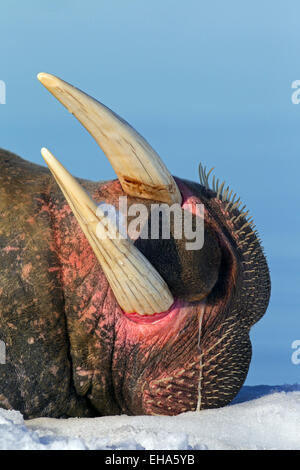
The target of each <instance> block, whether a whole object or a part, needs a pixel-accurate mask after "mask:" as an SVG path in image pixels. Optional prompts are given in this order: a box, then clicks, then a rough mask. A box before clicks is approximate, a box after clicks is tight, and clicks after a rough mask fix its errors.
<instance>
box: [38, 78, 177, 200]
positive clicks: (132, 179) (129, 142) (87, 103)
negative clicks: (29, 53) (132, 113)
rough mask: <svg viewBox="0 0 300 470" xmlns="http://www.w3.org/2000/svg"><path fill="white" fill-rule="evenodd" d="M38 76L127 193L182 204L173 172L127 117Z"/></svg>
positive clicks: (57, 81) (60, 82) (61, 83)
mask: <svg viewBox="0 0 300 470" xmlns="http://www.w3.org/2000/svg"><path fill="white" fill-rule="evenodd" d="M38 79H39V80H40V82H41V83H42V84H43V85H44V86H45V87H46V88H47V89H48V90H49V91H50V92H51V93H52V94H53V95H54V96H55V97H56V98H57V99H58V100H59V101H60V102H61V103H62V104H63V105H64V106H65V107H66V108H67V109H68V110H69V111H70V112H71V113H72V114H74V116H75V117H76V118H77V119H78V120H79V121H80V122H81V124H83V126H84V127H85V128H86V129H87V130H88V131H89V133H90V134H91V135H92V136H93V137H94V139H95V140H96V142H97V143H98V144H99V145H100V147H101V148H102V150H103V152H104V153H105V155H106V156H107V158H108V159H109V161H110V163H111V165H112V167H113V168H114V170H115V172H116V174H117V176H118V178H119V181H120V183H121V185H122V188H123V190H124V191H125V192H126V193H127V194H129V195H131V196H135V197H141V198H145V199H154V200H156V201H162V202H166V203H168V204H173V203H175V202H176V203H178V204H181V200H182V198H181V194H180V191H179V189H178V187H177V184H176V183H175V181H174V179H173V177H172V175H171V174H170V173H169V171H168V169H167V168H166V166H165V165H164V163H163V162H162V160H161V159H160V157H159V156H158V154H157V153H156V152H155V150H153V148H152V147H151V146H150V145H149V144H148V142H147V141H146V140H145V139H144V138H143V137H142V136H141V135H140V134H139V133H138V132H137V131H136V130H135V129H133V128H132V127H131V126H130V125H129V124H128V123H127V122H126V121H124V120H123V119H122V118H120V117H119V116H118V115H117V114H115V113H114V112H113V111H111V110H110V109H109V108H107V107H106V106H104V105H103V104H101V103H99V102H98V101H96V100H95V99H94V98H91V97H90V96H89V95H87V94H86V93H83V92H82V91H80V90H79V89H78V88H75V87H73V86H72V85H70V84H69V83H67V82H65V81H63V80H61V79H59V78H57V77H55V76H54V75H50V74H48V73H39V74H38Z"/></svg>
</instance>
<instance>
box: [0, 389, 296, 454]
mask: <svg viewBox="0 0 300 470" xmlns="http://www.w3.org/2000/svg"><path fill="white" fill-rule="evenodd" d="M0 449H50V450H54V449H63V450H69V449H78V450H81V449H120V450H121V449H128V450H134V449H149V450H161V449H167V450H172V449H174V450H194V449H200V450H201V449H300V385H297V384H296V385H282V386H276V387H275V386H274V387H270V386H264V385H260V386H256V387H243V389H242V390H241V392H240V393H239V395H238V396H237V398H236V399H235V400H234V402H233V404H231V405H230V406H227V407H225V408H220V409H213V410H204V411H201V412H200V413H196V412H189V413H183V414H181V415H178V416H173V417H168V416H125V415H122V416H105V417H101V418H81V419H80V418H70V419H51V418H38V419H34V420H28V421H24V420H23V417H22V415H21V414H20V413H19V412H18V411H7V410H1V409H0Z"/></svg>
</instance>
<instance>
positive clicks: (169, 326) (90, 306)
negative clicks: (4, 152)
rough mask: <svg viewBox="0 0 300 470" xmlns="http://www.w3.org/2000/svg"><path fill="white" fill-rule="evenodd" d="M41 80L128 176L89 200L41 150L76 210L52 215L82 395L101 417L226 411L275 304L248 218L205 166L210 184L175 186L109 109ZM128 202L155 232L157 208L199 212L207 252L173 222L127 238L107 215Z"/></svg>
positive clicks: (59, 207)
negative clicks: (254, 333)
mask: <svg viewBox="0 0 300 470" xmlns="http://www.w3.org/2000/svg"><path fill="white" fill-rule="evenodd" d="M38 78H39V80H40V81H41V82H42V84H43V85H44V86H45V87H46V88H47V89H48V90H49V91H50V92H51V93H52V94H53V95H54V96H55V97H56V98H57V99H58V100H59V101H60V102H61V103H62V104H63V105H64V106H65V107H66V108H67V109H68V110H69V111H70V112H71V113H72V114H74V115H75V116H76V117H77V119H78V120H79V121H80V122H81V123H82V124H83V125H84V127H85V128H86V129H87V130H88V131H89V132H90V134H91V135H92V136H93V137H94V138H95V140H96V141H97V142H98V144H99V145H100V147H101V148H102V150H103V151H104V153H105V154H106V156H107V157H108V159H109V161H110V163H111V165H112V166H113V168H114V170H115V172H116V174H117V177H118V179H117V180H115V181H111V182H105V183H98V184H95V185H94V186H92V187H89V188H88V189H89V192H90V193H92V194H91V196H90V195H89V194H88V193H87V192H86V191H85V190H84V189H83V188H82V186H81V185H80V184H79V182H78V181H77V180H76V179H75V178H73V177H72V176H71V175H70V174H69V173H68V172H67V170H65V168H64V167H63V166H62V165H61V164H60V163H59V162H58V161H57V160H56V159H55V157H54V156H53V155H52V154H51V153H50V152H49V151H48V150H46V149H43V150H42V155H43V157H44V159H45V161H46V163H47V164H48V166H49V168H50V170H51V172H52V174H53V176H54V178H55V180H56V182H57V184H58V185H59V187H60V189H61V190H62V192H63V194H64V196H65V198H66V201H67V203H68V204H65V203H63V204H59V203H58V202H57V200H58V199H57V196H55V197H53V200H52V202H51V203H50V204H51V213H52V220H53V227H54V228H53V230H54V237H55V246H54V247H53V250H55V251H56V253H57V256H58V258H59V262H60V266H61V270H60V274H59V275H60V279H61V283H62V286H63V292H64V309H65V313H66V317H67V324H68V333H69V339H70V356H71V361H72V367H73V380H74V385H75V388H76V392H77V393H78V394H79V395H81V396H85V397H87V398H88V400H89V401H90V403H91V404H92V405H93V407H94V408H95V409H96V410H97V412H98V413H101V414H113V413H120V412H123V413H127V414H169V415H173V414H178V413H181V412H184V411H188V410H200V409H204V408H210V407H218V406H223V405H225V404H227V403H228V402H230V401H231V400H232V399H233V397H234V396H235V394H236V393H237V392H238V390H239V389H240V387H241V385H242V384H243V382H244V380H245V378H246V375H247V371H248V367H249V362H250V358H251V343H250V340H249V330H250V327H251V326H252V325H253V324H254V323H255V322H256V321H258V320H259V318H260V317H261V316H262V315H263V314H264V312H265V310H266V308H267V305H268V301H269V294H270V279H269V271H268V267H267V263H266V260H265V257H264V254H263V251H262V248H261V246H260V240H259V238H258V235H257V232H256V230H255V227H254V224H253V221H252V219H249V218H248V211H246V209H245V206H244V207H242V204H241V202H240V199H239V198H238V197H237V196H236V195H235V194H233V192H232V191H230V190H229V187H227V186H225V183H224V182H223V183H222V184H220V182H219V180H216V179H215V177H213V179H212V184H210V175H211V171H209V172H207V171H206V168H203V166H202V165H200V172H199V173H200V184H198V183H192V182H188V181H183V180H181V179H179V178H173V177H172V176H171V174H170V173H169V171H168V170H167V168H166V167H165V165H164V164H163V162H162V160H161V159H160V157H159V156H158V155H157V153H156V152H155V151H154V150H153V149H152V148H151V147H150V145H149V144H148V143H147V142H146V141H145V139H144V138H143V137H141V135H139V134H138V133H137V132H136V131H135V130H134V129H133V128H132V127H131V126H130V125H129V124H127V123H126V122H125V121H124V120H123V119H121V118H120V117H119V116H117V115H116V114H115V113H113V112H112V111H110V110H109V109H108V108H107V107H106V106H104V105H103V104H101V103H99V102H98V101H96V100H94V99H93V98H91V97H90V96H88V95H86V94H85V93H83V92H81V91H80V90H78V89H77V88H74V87H73V86H71V85H69V84H68V83H66V82H64V81H62V80H60V79H58V78H57V77H54V76H53V75H49V74H45V73H41V74H39V75H38ZM84 184H85V183H84V182H83V185H84ZM125 196H126V197H127V207H128V214H129V218H130V208H131V207H133V206H134V204H137V203H139V204H143V205H144V206H145V207H146V209H147V215H148V218H147V222H146V223H145V224H144V226H145V227H146V226H147V228H150V225H151V220H153V217H154V215H153V211H152V208H153V206H154V205H156V206H157V204H158V203H159V204H163V205H164V207H165V209H166V208H168V207H170V206H173V205H174V204H175V205H177V208H178V207H179V212H178V213H181V215H183V216H184V215H186V213H187V212H189V214H190V215H191V217H190V221H191V224H192V227H194V228H195V227H196V226H197V223H198V222H199V220H200V219H201V220H202V221H203V220H204V228H203V234H204V240H203V243H202V244H201V246H200V247H198V248H197V249H189V247H188V240H187V237H186V236H185V235H184V234H183V235H182V237H177V236H176V234H175V231H176V227H175V218H172V220H171V222H170V237H164V236H163V235H162V230H161V226H162V225H163V223H164V218H165V217H166V212H163V211H162V213H161V214H160V218H159V223H160V231H159V236H158V237H156V238H151V237H142V236H138V237H136V238H134V237H132V239H130V238H129V237H124V236H123V237H122V236H120V235H121V234H120V233H119V231H118V228H117V229H116V226H115V225H114V221H112V219H111V218H110V217H108V216H107V214H106V213H105V211H104V210H103V206H102V205H101V204H100V205H99V206H98V207H97V204H99V203H101V202H102V203H103V202H105V203H106V204H110V205H112V206H115V207H116V208H117V209H118V210H120V207H119V201H120V197H122V198H124V197H125ZM199 207H203V208H204V209H203V211H202V212H201V213H200V212H199V211H198V208H199ZM70 209H71V210H72V212H73V214H74V216H75V218H74V217H73V215H72V213H71V211H70ZM132 215H133V213H131V216H132ZM183 219H184V217H183V218H182V220H183ZM116 230H117V231H116ZM99 231H100V232H101V233H102V234H103V233H105V234H107V236H102V237H101V236H99ZM112 233H114V235H117V236H110V235H111V234H112ZM148 233H149V232H148Z"/></svg>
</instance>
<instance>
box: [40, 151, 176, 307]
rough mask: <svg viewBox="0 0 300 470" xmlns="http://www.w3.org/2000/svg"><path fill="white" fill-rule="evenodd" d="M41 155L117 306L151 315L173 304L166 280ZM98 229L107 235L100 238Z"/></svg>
mask: <svg viewBox="0 0 300 470" xmlns="http://www.w3.org/2000/svg"><path fill="white" fill-rule="evenodd" d="M41 153H42V156H43V158H44V160H45V162H46V163H47V165H48V167H49V169H50V171H51V172H52V174H53V176H54V178H55V180H56V182H57V184H58V185H59V187H60V189H61V190H62V192H63V194H64V196H65V198H66V200H67V202H68V204H69V206H70V207H71V209H72V211H73V213H74V215H75V217H76V219H77V220H78V222H79V224H80V227H81V229H82V230H83V232H84V234H85V236H86V237H87V239H88V241H89V243H90V245H91V247H92V249H93V250H94V253H95V255H96V257H97V259H98V261H99V263H100V264H101V267H102V269H103V271H104V274H105V275H106V278H107V280H108V282H109V284H110V287H111V288H112V290H113V292H114V294H115V297H116V299H117V301H118V303H119V305H120V307H121V308H122V309H123V310H124V311H125V312H126V313H134V312H135V313H138V314H140V315H152V314H154V313H160V312H165V311H166V310H168V309H169V307H170V306H171V305H172V303H173V302H174V300H173V297H172V294H171V293H170V291H169V288H168V286H167V284H166V283H165V281H164V280H163V279H162V277H161V276H160V274H159V273H158V272H157V271H156V270H155V268H154V267H153V266H152V264H151V263H150V262H149V261H148V260H147V258H145V257H144V255H143V254H142V253H141V252H140V251H139V250H138V249H137V248H136V247H135V246H134V245H133V243H132V242H131V241H130V240H129V239H128V238H122V236H121V234H120V232H118V230H117V228H116V226H115V224H114V223H113V222H112V220H110V219H109V218H108V217H106V216H105V214H104V213H103V211H102V210H101V206H98V207H97V205H96V204H95V203H94V201H93V200H92V199H91V198H90V197H89V196H88V194H87V193H86V192H85V191H84V189H83V188H82V187H81V186H80V184H79V183H78V182H77V181H76V179H75V178H73V176H72V175H71V174H70V173H69V172H68V171H67V170H66V169H65V168H64V167H63V166H62V165H61V163H60V162H59V161H58V160H56V158H55V157H54V156H53V155H52V154H51V152H49V150H47V149H46V148H43V149H42V150H41ZM99 229H100V232H101V233H102V234H107V236H104V237H101V238H99Z"/></svg>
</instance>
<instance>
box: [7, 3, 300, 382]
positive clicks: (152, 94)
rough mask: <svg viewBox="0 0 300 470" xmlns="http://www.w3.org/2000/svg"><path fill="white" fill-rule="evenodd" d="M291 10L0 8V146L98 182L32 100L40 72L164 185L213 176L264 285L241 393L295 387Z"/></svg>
mask: <svg viewBox="0 0 300 470" xmlns="http://www.w3.org/2000/svg"><path fill="white" fill-rule="evenodd" d="M299 14H300V4H299V2H298V1H289V0H287V1H284V2H283V1H282V2H272V1H266V0H260V1H258V0H254V1H252V2H240V1H233V0H228V1H227V2H224V1H221V0H220V1H209V2H208V1H206V2H199V0H187V1H185V2H179V1H178V2H176V1H174V0H164V1H163V2H162V1H161V0H159V1H158V0H152V1H151V2H149V1H145V0H110V1H108V0H105V1H103V0H97V1H96V0H85V1H78V0H72V1H67V0H60V1H57V0H54V1H53V0H52V1H49V0H48V1H45V0H44V1H43V2H41V1H38V0H26V2H20V1H19V0H9V1H8V0H3V1H2V2H1V28H0V61H1V62H0V65H1V67H0V80H3V81H5V83H6V87H7V97H6V98H7V104H6V105H0V122H1V126H0V146H1V147H3V148H6V149H9V150H11V151H14V152H16V153H18V154H19V155H21V156H22V157H24V158H26V159H28V160H30V161H33V162H37V163H40V164H42V159H41V156H40V148H41V147H43V146H46V147H48V148H49V149H50V150H52V151H53V153H54V154H55V155H56V156H57V157H58V158H60V159H61V161H62V162H63V163H64V164H65V165H66V166H67V168H68V169H69V170H70V171H71V172H72V173H73V174H75V175H77V176H81V177H83V178H91V179H98V180H101V179H111V178H114V177H115V175H114V173H113V170H112V168H111V167H110V166H109V164H108V161H107V160H106V159H105V157H104V156H103V154H102V152H101V151H100V150H99V149H98V147H97V146H96V144H95V143H94V142H93V141H92V139H91V138H90V136H89V135H88V134H87V132H86V131H85V130H84V129H83V128H81V126H80V125H79V124H78V123H77V122H76V121H75V120H74V118H72V117H71V115H69V114H68V113H67V111H65V110H64V108H63V107H62V106H61V105H59V103H57V102H56V101H55V100H54V98H52V97H51V95H50V94H49V93H48V92H47V91H46V90H45V89H43V87H42V86H41V85H40V84H39V82H38V81H37V80H36V74H37V73H38V72H50V73H54V74H56V75H58V76H60V77H61V78H63V79H65V80H67V81H69V82H71V83H72V84H74V85H76V86H78V87H79V88H81V89H83V90H84V91H86V92H88V93H89V94H91V95H92V96H95V97H96V98H98V99H99V100H100V101H102V102H103V103H105V104H106V105H107V106H109V107H110V108H112V109H113V110H114V111H116V112H117V113H118V114H120V115H121V116H122V117H124V118H125V119H126V120H128V121H129V122H130V123H131V124H132V125H133V126H134V127H136V129H137V130H138V131H139V132H140V133H141V134H142V135H144V136H145V137H146V138H147V140H149V142H150V143H151V144H152V145H153V146H154V148H155V149H156V150H157V151H158V153H159V154H160V155H161V156H162V157H163V159H164V161H165V163H166V164H167V166H168V168H169V169H170V171H171V172H172V173H173V174H174V175H177V176H180V177H183V178H187V179H191V180H196V181H197V180H198V176H197V168H198V163H199V161H202V163H204V164H205V165H207V166H209V167H210V166H214V167H215V173H216V175H217V176H219V177H220V178H222V179H225V180H226V182H227V183H228V184H230V186H231V187H232V188H233V189H234V190H235V191H237V192H238V193H239V195H240V196H241V198H242V200H243V201H244V202H245V203H247V205H248V208H249V209H250V210H251V213H252V215H253V216H254V218H255V221H256V224H257V227H258V229H259V232H260V234H261V237H262V239H263V244H264V246H265V251H266V254H267V257H268V260H269V264H270V269H271V276H272V300H271V303H270V307H269V310H268V313H267V315H266V316H265V317H264V318H263V320H262V321H260V322H259V323H258V324H257V326H255V328H254V329H253V330H252V340H253V346H254V347H253V349H254V354H253V361H252V364H251V369H250V373H249V376H248V379H247V383H248V384H249V385H250V384H257V383H265V384H275V383H284V382H288V383H293V382H299V376H300V365H298V366H295V365H292V363H291V359H290V358H291V354H292V349H291V343H292V342H293V341H294V340H296V339H300V312H299V261H300V249H299V242H298V241H299V229H300V222H299V208H298V204H299V194H298V187H299V176H298V175H299V170H300V164H299V156H300V139H299V134H300V105H294V104H292V102H291V95H292V91H293V90H292V89H291V84H292V82H293V81H294V80H297V79H300V49H299V44H300V28H299V23H300V20H299V18H300V15H299Z"/></svg>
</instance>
